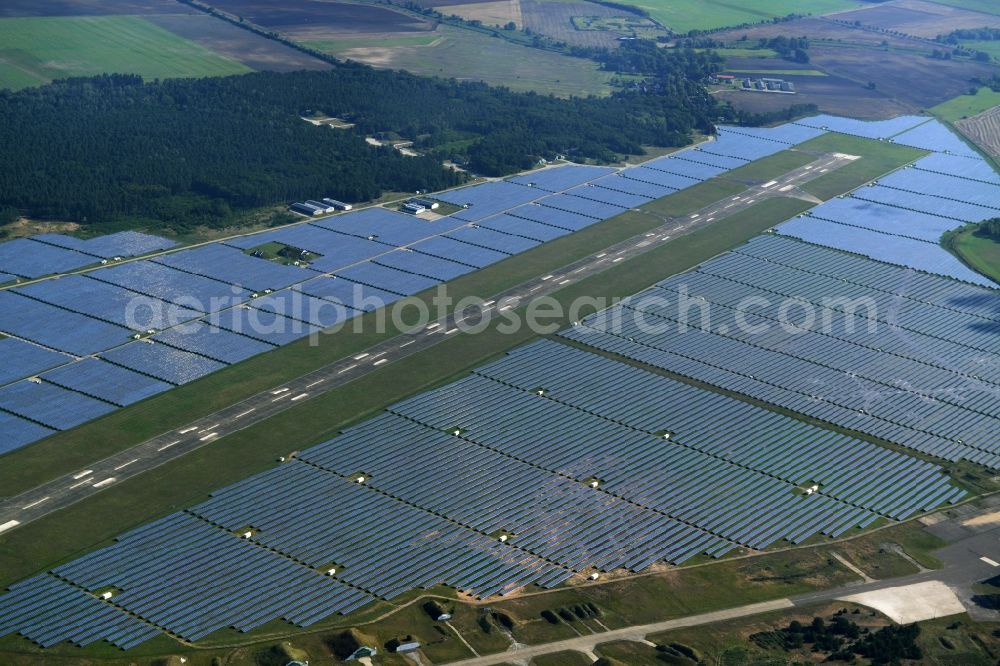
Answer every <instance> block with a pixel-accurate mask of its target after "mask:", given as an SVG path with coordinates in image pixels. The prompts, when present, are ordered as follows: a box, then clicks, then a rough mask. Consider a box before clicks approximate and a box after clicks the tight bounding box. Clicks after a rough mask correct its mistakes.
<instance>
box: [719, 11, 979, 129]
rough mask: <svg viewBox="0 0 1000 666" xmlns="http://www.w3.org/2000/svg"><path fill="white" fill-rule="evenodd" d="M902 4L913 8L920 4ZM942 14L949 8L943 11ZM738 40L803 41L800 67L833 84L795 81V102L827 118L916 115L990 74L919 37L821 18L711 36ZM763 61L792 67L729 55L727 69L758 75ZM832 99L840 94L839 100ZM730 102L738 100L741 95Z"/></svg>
mask: <svg viewBox="0 0 1000 666" xmlns="http://www.w3.org/2000/svg"><path fill="white" fill-rule="evenodd" d="M905 1H906V2H911V3H912V2H918V1H919V0H905ZM926 4H929V3H926ZM883 9H884V8H883V7H874V8H872V9H866V10H864V11H863V12H854V13H856V14H858V15H859V16H862V15H868V12H876V11H882V10H883ZM943 11H945V12H949V11H951V10H950V9H949V8H947V7H945V8H944V10H943ZM844 16H846V14H838V15H836V17H835V18H837V19H838V20H839V19H841V18H842V17H844ZM744 35H746V36H747V38H748V40H749V41H750V42H751V43H753V42H755V41H756V40H757V39H766V38H771V37H776V36H778V35H786V36H787V35H803V36H806V37H809V39H810V41H811V46H810V49H809V57H810V62H809V64H808V65H807V66H806V67H807V68H808V69H816V70H820V71H821V72H824V73H826V74H827V75H829V76H828V77H827V78H829V79H834V80H824V81H822V82H821V81H818V80H807V81H803V82H802V87H799V85H800V84H799V82H798V81H795V83H796V89H797V90H798V92H799V93H800V94H799V95H796V96H795V98H794V99H795V101H796V102H800V103H815V104H818V105H819V106H820V108H821V109H822V110H823V111H826V112H828V113H835V114H837V113H839V114H843V115H849V116H859V114H861V115H863V116H864V117H866V118H879V117H885V115H884V112H889V113H892V114H898V113H902V112H906V113H917V112H919V111H922V110H923V109H927V108H929V107H932V106H936V105H938V104H940V103H942V102H944V101H946V100H949V99H951V98H953V97H956V96H958V95H961V94H963V93H966V92H968V89H969V81H970V80H971V79H972V78H974V77H980V78H983V79H989V78H990V77H992V76H993V73H994V72H995V71H996V70H995V69H994V68H993V67H992V66H991V65H990V64H988V63H981V62H973V61H969V60H935V59H932V58H931V57H930V55H929V54H930V52H931V50H932V48H933V45H931V44H929V43H928V42H926V41H925V40H924V39H922V38H921V39H917V38H902V37H893V36H889V35H886V34H884V33H880V32H875V31H872V30H863V29H859V28H856V27H852V26H850V25H844V24H842V23H837V22H835V21H833V20H830V19H825V18H824V19H820V18H804V19H799V20H796V21H790V22H786V23H781V24H776V25H765V26H754V27H752V28H747V29H740V30H730V31H727V32H722V33H718V34H717V35H716V38H717V39H720V40H723V41H725V42H726V43H728V44H736V45H740V44H741V42H739V41H738V40H740V38H741V37H742V36H744ZM883 41H884V42H885V44H884V45H883ZM765 62H768V66H769V67H770V68H771V69H772V70H776V71H788V70H791V69H793V68H795V67H796V65H793V64H792V63H789V62H787V61H783V60H778V59H772V60H770V61H765V60H764V59H737V58H731V59H730V61H729V63H728V67H729V68H731V69H754V70H758V71H760V70H761V69H762V63H765ZM750 63H753V64H752V66H749V65H750ZM778 76H781V75H780V74H778ZM841 86H842V87H843V88H842V90H840V91H838V90H837V88H838V87H841ZM870 86H874V87H870ZM839 96H844V97H841V98H838V97H839ZM758 97H759V95H758ZM858 98H860V99H863V100H864V101H865V104H864V105H861V104H858V103H857V100H858ZM734 99H740V100H741V102H742V98H734ZM874 100H881V103H876V106H875V107H872V106H868V102H869V101H874ZM748 103H749V104H754V105H756V106H760V105H765V104H767V103H766V102H760V101H757V100H754V101H752V102H748ZM771 104H772V105H773V103H771ZM741 105H742V104H741Z"/></svg>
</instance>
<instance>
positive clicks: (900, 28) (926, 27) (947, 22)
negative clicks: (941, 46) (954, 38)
mask: <svg viewBox="0 0 1000 666" xmlns="http://www.w3.org/2000/svg"><path fill="white" fill-rule="evenodd" d="M957 5H958V3H956V6H948V5H945V4H941V3H937V2H930V1H928V0H893V1H892V2H886V3H883V4H880V5H874V6H870V7H866V8H865V9H861V10H858V11H852V12H844V13H842V14H838V15H837V16H836V19H837V20H839V21H848V22H850V23H853V22H855V21H860V22H861V23H862V24H863V25H865V26H872V27H877V28H883V29H885V30H892V31H896V32H901V33H904V34H906V35H913V36H915V37H924V38H928V39H933V38H934V37H936V36H937V35H943V34H947V33H949V32H951V31H953V30H958V29H960V28H982V27H986V26H990V25H994V24H995V23H996V17H995V16H991V15H989V14H983V13H981V12H979V11H967V10H965V9H962V8H960V7H958V6H957Z"/></svg>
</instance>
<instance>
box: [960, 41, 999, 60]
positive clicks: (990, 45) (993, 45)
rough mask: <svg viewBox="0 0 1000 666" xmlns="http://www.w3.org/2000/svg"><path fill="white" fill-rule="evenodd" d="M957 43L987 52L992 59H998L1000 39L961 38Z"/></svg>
mask: <svg viewBox="0 0 1000 666" xmlns="http://www.w3.org/2000/svg"><path fill="white" fill-rule="evenodd" d="M959 43H960V44H961V45H962V46H964V47H965V48H967V49H972V50H973V51H983V52H985V53H989V54H990V56H991V57H992V58H993V59H994V60H1000V41H998V40H995V39H994V40H985V39H963V40H961V41H960V42H959Z"/></svg>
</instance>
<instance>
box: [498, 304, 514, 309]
mask: <svg viewBox="0 0 1000 666" xmlns="http://www.w3.org/2000/svg"><path fill="white" fill-rule="evenodd" d="M512 307H514V306H513V305H510V304H507V305H505V306H503V307H502V308H500V309H501V310H510V309H511V308H512Z"/></svg>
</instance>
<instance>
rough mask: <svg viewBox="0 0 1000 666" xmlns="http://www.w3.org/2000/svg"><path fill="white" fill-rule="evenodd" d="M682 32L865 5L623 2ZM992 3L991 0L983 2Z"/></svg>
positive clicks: (823, 0)
mask: <svg viewBox="0 0 1000 666" xmlns="http://www.w3.org/2000/svg"><path fill="white" fill-rule="evenodd" d="M622 1H623V3H624V4H627V5H634V6H636V7H639V8H641V9H643V10H645V11H646V12H647V13H648V14H649V16H650V17H651V18H653V19H655V20H656V21H658V22H659V23H662V24H663V25H665V26H666V27H667V28H669V29H671V30H673V31H674V32H678V33H686V32H688V31H689V30H711V29H713V28H723V27H726V26H731V25H741V24H743V23H759V22H761V21H767V20H769V19H772V18H774V17H776V16H787V15H788V14H792V13H795V14H826V13H829V12H837V11H844V10H848V9H854V8H856V7H861V6H863V5H864V3H862V2H858V1H857V0H622ZM982 1H983V2H989V0H982Z"/></svg>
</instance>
